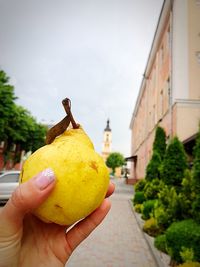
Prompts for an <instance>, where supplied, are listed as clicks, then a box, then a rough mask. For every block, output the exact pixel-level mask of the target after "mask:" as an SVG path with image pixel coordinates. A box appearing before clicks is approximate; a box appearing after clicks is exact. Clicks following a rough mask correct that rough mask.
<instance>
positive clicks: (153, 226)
mask: <svg viewBox="0 0 200 267" xmlns="http://www.w3.org/2000/svg"><path fill="white" fill-rule="evenodd" d="M143 231H144V232H145V233H147V234H148V235H150V236H157V235H159V234H160V229H159V227H158V225H157V222H156V219H155V218H153V217H152V218H150V219H148V220H147V221H145V223H144V225H143Z"/></svg>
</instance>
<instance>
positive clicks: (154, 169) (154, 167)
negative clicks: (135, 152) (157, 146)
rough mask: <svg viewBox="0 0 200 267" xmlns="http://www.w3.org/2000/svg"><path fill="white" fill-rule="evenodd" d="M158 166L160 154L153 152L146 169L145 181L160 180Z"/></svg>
mask: <svg viewBox="0 0 200 267" xmlns="http://www.w3.org/2000/svg"><path fill="white" fill-rule="evenodd" d="M160 165H161V158H160V154H159V153H158V152H157V151H154V152H153V155H152V158H151V160H150V161H149V163H148V165H147V168H146V176H145V179H146V180H147V181H152V180H153V179H155V178H160Z"/></svg>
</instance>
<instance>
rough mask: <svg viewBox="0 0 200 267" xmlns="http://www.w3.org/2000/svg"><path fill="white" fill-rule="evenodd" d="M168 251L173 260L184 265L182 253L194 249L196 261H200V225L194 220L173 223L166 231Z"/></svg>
mask: <svg viewBox="0 0 200 267" xmlns="http://www.w3.org/2000/svg"><path fill="white" fill-rule="evenodd" d="M166 244H167V249H168V252H169V254H170V256H171V257H172V259H173V260H175V261H177V262H178V263H182V262H183V259H182V258H181V251H183V248H184V249H186V248H187V249H192V250H193V253H194V261H200V225H199V224H197V223H196V222H195V221H194V220H192V219H190V220H184V221H181V222H175V223H173V224H172V225H171V226H170V227H169V228H168V229H167V231H166Z"/></svg>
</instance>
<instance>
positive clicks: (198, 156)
mask: <svg viewBox="0 0 200 267" xmlns="http://www.w3.org/2000/svg"><path fill="white" fill-rule="evenodd" d="M192 171H193V179H194V184H195V192H196V193H198V194H199V193H200V127H199V132H198V135H197V138H196V144H195V147H194V164H193V168H192Z"/></svg>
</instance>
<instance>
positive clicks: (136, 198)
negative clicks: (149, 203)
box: [133, 192, 145, 205]
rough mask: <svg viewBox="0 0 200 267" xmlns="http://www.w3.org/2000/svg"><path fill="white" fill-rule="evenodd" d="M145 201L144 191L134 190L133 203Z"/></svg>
mask: <svg viewBox="0 0 200 267" xmlns="http://www.w3.org/2000/svg"><path fill="white" fill-rule="evenodd" d="M144 201H145V197H144V193H143V192H136V193H135V195H134V199H133V203H134V205H135V204H142V203H143V202H144Z"/></svg>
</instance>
